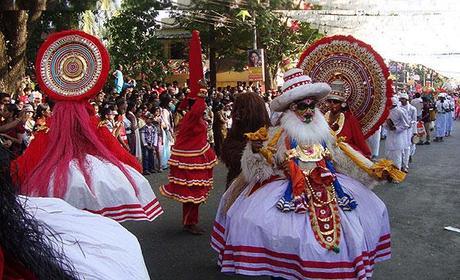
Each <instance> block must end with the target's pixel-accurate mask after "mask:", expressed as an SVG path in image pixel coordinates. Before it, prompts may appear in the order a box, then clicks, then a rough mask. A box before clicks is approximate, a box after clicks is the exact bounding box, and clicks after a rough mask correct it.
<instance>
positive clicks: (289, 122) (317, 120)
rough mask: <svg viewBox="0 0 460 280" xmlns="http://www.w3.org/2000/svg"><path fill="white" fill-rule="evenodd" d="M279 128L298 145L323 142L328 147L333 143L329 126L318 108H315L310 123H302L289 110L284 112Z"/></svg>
mask: <svg viewBox="0 0 460 280" xmlns="http://www.w3.org/2000/svg"><path fill="white" fill-rule="evenodd" d="M281 127H282V128H283V129H284V131H286V133H287V135H288V136H289V137H290V138H291V139H295V140H296V141H297V143H298V144H302V145H311V144H321V143H322V142H325V143H326V145H327V146H329V145H330V144H331V143H333V137H332V135H331V132H330V128H329V125H328V124H327V122H326V119H325V118H324V116H323V114H322V113H321V111H320V110H319V109H318V108H315V114H314V115H313V118H312V121H311V122H310V123H304V122H302V121H301V120H300V119H299V118H298V117H297V115H296V114H295V113H294V112H293V111H291V110H287V111H285V112H284V114H283V116H282V117H281Z"/></svg>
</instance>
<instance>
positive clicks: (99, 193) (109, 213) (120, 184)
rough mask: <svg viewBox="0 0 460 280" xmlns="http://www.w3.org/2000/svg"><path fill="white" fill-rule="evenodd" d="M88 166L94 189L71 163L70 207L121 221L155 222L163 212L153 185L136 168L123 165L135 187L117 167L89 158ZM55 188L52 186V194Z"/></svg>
mask: <svg viewBox="0 0 460 280" xmlns="http://www.w3.org/2000/svg"><path fill="white" fill-rule="evenodd" d="M86 163H87V164H88V165H89V166H90V167H91V168H90V170H91V174H89V175H90V176H89V178H90V180H91V187H90V186H89V185H88V184H87V183H86V181H85V178H84V176H83V174H82V172H81V171H80V169H79V168H78V167H77V165H76V164H75V163H74V162H72V163H71V164H70V167H69V179H68V180H69V183H68V189H67V192H66V194H65V195H64V198H63V199H64V200H65V201H67V203H69V204H70V205H72V206H74V207H76V208H78V209H84V210H87V211H89V212H92V213H95V214H100V215H102V216H106V217H108V218H111V219H113V220H116V221H118V222H124V221H127V220H148V221H153V220H154V219H155V218H157V217H158V216H159V215H161V214H162V213H163V209H162V208H161V206H160V203H159V202H158V200H157V198H156V196H155V194H154V193H153V190H152V187H151V186H150V183H149V182H148V181H147V180H146V179H145V177H144V176H142V174H140V173H139V172H137V171H136V170H135V169H134V168H132V167H130V166H128V165H124V166H125V168H126V169H127V170H128V172H129V174H130V175H131V177H132V178H133V180H134V182H135V183H136V186H135V188H134V187H133V186H131V183H130V182H129V180H128V178H127V177H126V176H125V175H124V174H123V172H121V170H120V169H118V167H116V166H115V165H113V164H111V163H108V162H105V161H102V160H100V159H99V158H96V157H94V156H90V155H88V156H86ZM52 189H53V186H52V183H51V184H50V189H49V193H50V194H51V193H52Z"/></svg>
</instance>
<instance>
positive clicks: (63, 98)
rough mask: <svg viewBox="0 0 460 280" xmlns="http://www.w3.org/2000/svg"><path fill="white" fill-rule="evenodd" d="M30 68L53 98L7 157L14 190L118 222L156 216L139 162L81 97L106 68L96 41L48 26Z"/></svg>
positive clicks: (90, 92)
mask: <svg viewBox="0 0 460 280" xmlns="http://www.w3.org/2000/svg"><path fill="white" fill-rule="evenodd" d="M35 68H36V70H37V79H38V83H39V85H40V88H41V89H42V90H43V91H44V92H45V93H46V94H47V95H48V96H49V97H50V98H51V99H52V100H54V101H55V102H56V104H55V106H54V108H53V114H52V116H51V117H50V119H49V123H48V125H47V126H46V128H45V129H43V130H42V132H41V133H40V134H39V135H36V137H35V139H34V140H33V141H32V142H31V144H30V146H29V147H28V149H27V150H26V151H25V152H24V154H23V155H22V156H21V157H19V158H18V159H17V160H16V161H15V162H13V163H12V165H11V170H12V175H13V179H14V180H16V181H17V183H18V184H19V186H20V191H21V194H24V195H27V196H34V197H36V196H40V197H45V196H50V197H58V198H62V199H64V200H65V201H67V202H68V203H69V204H71V205H72V206H74V207H76V208H78V209H84V210H88V211H90V212H93V213H96V214H101V215H104V216H107V217H110V218H112V219H114V220H116V221H119V222H121V221H125V220H150V221H151V220H153V219H155V218H156V217H158V216H159V215H160V214H161V213H162V212H163V210H162V208H161V206H160V204H159V202H158V201H157V199H156V197H155V194H154V193H153V191H152V189H151V186H150V184H149V182H148V181H147V180H146V179H145V178H144V177H143V176H142V175H141V174H140V172H141V171H142V170H141V169H142V167H141V166H140V164H139V162H138V161H137V160H136V159H135V158H134V157H133V156H131V155H130V154H129V153H128V152H127V151H126V150H125V149H124V148H123V147H122V146H121V145H120V144H119V142H118V141H117V140H116V139H115V138H114V137H113V135H112V134H111V133H110V131H109V130H108V129H107V127H105V126H99V120H98V118H97V116H95V114H94V110H93V107H92V106H91V105H90V104H89V103H88V99H90V98H91V97H93V96H94V95H96V94H97V93H98V92H99V91H100V90H101V88H102V86H103V85H104V83H105V80H106V78H107V75H108V71H109V57H108V53H107V50H106V49H105V47H104V46H103V45H102V43H101V42H100V41H99V40H98V39H97V38H95V37H93V36H91V35H88V34H86V33H84V32H81V31H73V30H72V31H63V32H59V33H55V34H52V35H50V36H49V37H48V38H47V40H46V41H45V42H44V43H43V45H42V46H41V48H40V49H39V52H38V54H37V61H36V66H35Z"/></svg>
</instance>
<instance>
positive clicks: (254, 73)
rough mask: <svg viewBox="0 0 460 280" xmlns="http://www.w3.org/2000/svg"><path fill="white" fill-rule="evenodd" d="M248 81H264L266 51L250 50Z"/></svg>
mask: <svg viewBox="0 0 460 280" xmlns="http://www.w3.org/2000/svg"><path fill="white" fill-rule="evenodd" d="M248 72H249V74H248V80H249V81H264V50H263V49H252V50H248Z"/></svg>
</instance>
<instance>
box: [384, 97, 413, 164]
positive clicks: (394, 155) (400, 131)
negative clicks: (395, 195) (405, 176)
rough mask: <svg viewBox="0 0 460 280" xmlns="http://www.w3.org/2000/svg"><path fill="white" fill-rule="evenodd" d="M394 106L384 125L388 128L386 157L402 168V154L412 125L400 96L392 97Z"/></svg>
mask: <svg viewBox="0 0 460 280" xmlns="http://www.w3.org/2000/svg"><path fill="white" fill-rule="evenodd" d="M391 102H392V103H393V106H392V108H391V110H390V114H389V116H388V119H387V121H386V122H385V123H384V124H383V126H384V127H385V128H386V130H387V138H386V142H385V154H386V158H388V159H389V160H392V161H393V164H394V165H395V166H396V167H397V168H398V169H401V168H402V154H403V150H404V148H405V147H406V146H407V130H408V129H409V127H410V123H409V120H408V118H407V115H406V113H405V111H404V110H402V109H401V108H400V107H399V106H398V105H399V100H398V97H396V96H393V97H392V98H391Z"/></svg>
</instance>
